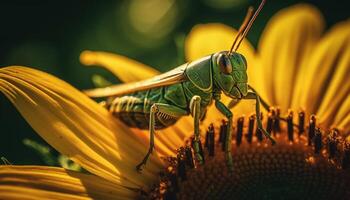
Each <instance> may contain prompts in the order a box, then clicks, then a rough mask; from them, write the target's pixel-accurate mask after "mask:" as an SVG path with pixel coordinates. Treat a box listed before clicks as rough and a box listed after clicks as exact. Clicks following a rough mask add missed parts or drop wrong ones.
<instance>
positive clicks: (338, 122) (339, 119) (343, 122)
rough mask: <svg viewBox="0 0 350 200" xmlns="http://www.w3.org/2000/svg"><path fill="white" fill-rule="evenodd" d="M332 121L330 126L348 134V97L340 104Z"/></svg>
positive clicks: (349, 111) (349, 114)
mask: <svg viewBox="0 0 350 200" xmlns="http://www.w3.org/2000/svg"><path fill="white" fill-rule="evenodd" d="M331 119H333V122H332V126H333V127H337V128H339V129H341V130H342V131H343V132H346V133H347V134H350V133H349V132H350V95H348V96H347V97H346V99H345V101H344V102H342V104H341V106H340V107H339V109H338V111H337V112H336V114H335V116H334V117H333V116H332V117H331Z"/></svg>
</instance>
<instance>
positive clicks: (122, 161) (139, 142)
mask: <svg viewBox="0 0 350 200" xmlns="http://www.w3.org/2000/svg"><path fill="white" fill-rule="evenodd" d="M323 30H324V22H323V19H322V16H321V14H320V13H319V11H318V10H317V9H316V8H314V7H312V6H310V5H305V4H301V5H296V6H293V7H290V8H287V9H284V10H282V11H280V12H278V13H277V14H276V15H275V16H273V17H272V19H271V20H270V21H269V23H268V24H267V26H266V28H265V30H264V32H263V34H262V36H261V39H260V42H259V45H258V48H257V50H254V48H253V47H252V45H251V44H250V43H249V42H248V41H247V40H244V41H243V43H242V45H241V47H240V48H239V50H238V52H240V53H242V54H243V55H245V57H246V58H247V61H248V65H249V67H248V77H249V82H250V84H251V85H252V86H253V87H254V88H255V89H256V90H257V91H258V93H259V94H260V95H261V96H262V97H263V98H264V99H265V100H266V101H267V102H268V103H269V104H270V105H272V106H274V107H275V109H271V111H270V112H269V113H268V114H267V115H266V114H265V115H264V116H267V117H264V119H265V122H266V124H267V128H269V126H270V128H271V127H272V129H273V130H271V131H274V135H275V137H276V139H277V142H278V143H277V145H276V146H274V147H271V146H270V145H269V144H267V143H266V141H262V140H261V138H260V137H259V134H258V131H256V132H255V134H256V136H257V137H255V136H254V138H253V127H254V116H253V115H252V116H250V117H248V125H244V120H245V119H246V118H245V117H236V118H237V119H236V121H235V123H237V125H236V126H235V141H233V143H234V144H236V145H234V147H233V152H234V154H233V157H234V173H233V174H230V173H229V172H228V170H227V168H226V166H225V159H224V154H223V152H222V151H220V150H217V149H218V148H220V145H221V144H220V141H222V137H224V135H222V134H219V136H218V135H217V133H223V132H224V131H222V130H223V129H225V123H223V124H222V125H221V126H220V127H219V125H218V124H217V123H219V121H221V119H222V116H221V115H220V114H219V113H218V112H217V111H216V110H215V109H213V108H210V109H209V111H208V117H207V118H206V119H205V121H204V122H203V124H202V130H203V129H205V127H207V126H209V129H208V131H207V134H206V135H205V137H203V138H205V140H204V139H203V143H205V144H204V146H205V147H206V149H207V150H206V149H204V148H203V149H202V152H201V153H202V154H203V156H204V157H205V158H206V159H205V164H204V165H203V166H200V165H197V164H196V163H195V161H194V160H193V159H192V151H191V148H190V144H189V143H190V139H189V138H190V137H191V136H192V131H193V127H192V123H191V122H192V120H191V118H189V117H184V118H182V119H181V120H180V121H178V122H177V123H176V124H175V125H173V126H171V127H169V128H167V129H164V130H160V131H157V134H156V151H155V153H153V154H152V156H151V157H150V160H149V161H148V162H147V165H146V167H145V168H144V170H143V171H142V174H140V173H138V172H137V171H136V170H135V166H136V165H137V164H138V163H139V162H140V161H141V160H142V158H143V156H144V153H145V152H147V149H148V141H149V138H148V137H149V136H148V131H141V130H138V129H130V128H129V127H127V126H126V125H125V124H123V123H121V122H120V121H119V120H118V119H116V118H115V117H113V115H112V114H111V113H109V112H108V111H107V110H106V109H105V108H103V107H102V106H101V105H99V104H98V103H96V102H95V101H93V100H91V99H89V98H88V97H87V96H86V95H84V94H83V93H82V92H80V91H78V90H77V89H75V88H74V87H72V86H71V85H69V84H67V83H65V82H64V81H62V80H59V79H58V78H56V77H54V76H51V75H49V74H47V73H44V72H41V71H38V70H34V69H31V68H27V67H21V66H10V67H5V68H2V69H0V91H1V92H2V93H3V94H4V95H5V96H6V97H7V98H8V99H9V100H10V101H11V102H12V103H13V104H14V105H15V107H16V108H17V109H18V110H19V112H20V113H21V114H22V116H23V117H24V118H25V119H26V120H27V121H28V123H29V124H30V125H31V126H32V128H33V129H34V130H35V131H36V132H37V133H38V134H39V135H40V136H41V137H43V138H44V139H45V140H46V141H47V142H48V143H49V144H50V145H52V146H53V147H54V148H55V149H57V150H58V151H59V152H60V153H62V154H64V155H67V156H68V157H70V158H71V159H72V160H73V161H74V162H76V163H78V164H80V165H81V166H82V167H83V168H84V169H86V170H87V171H88V172H90V173H89V174H86V173H80V172H74V171H70V170H66V169H63V168H57V167H46V166H13V165H6V166H1V167H0V198H1V199H48V198H49V199H136V198H139V197H142V196H146V197H149V198H169V199H170V198H173V197H178V198H181V199H185V198H188V199H191V198H192V199H195V198H197V199H198V198H204V199H230V198H232V197H235V198H238V199H272V198H279V199H280V198H282V199H284V198H285V199H295V198H304V199H305V198H311V199H329V198H337V197H338V198H341V199H344V198H346V195H348V196H349V195H350V194H349V190H348V188H347V186H346V185H347V184H349V180H350V179H349V171H348V170H347V169H346V168H347V167H348V166H349V162H350V161H349V159H350V139H349V137H348V138H347V139H344V138H346V136H347V135H348V133H349V131H350V118H349V109H350V106H349V103H350V98H349V92H350V82H349V81H347V77H348V76H349V73H350V71H349V70H350V66H349V63H350V52H349V51H350V48H349V46H348V44H349V42H350V22H349V21H345V22H341V23H339V24H337V25H335V26H334V27H332V28H331V29H330V30H329V31H328V32H327V33H326V34H324V35H323V33H322V32H323ZM235 34H236V31H235V30H234V29H232V28H230V27H228V26H225V25H222V24H203V25H197V26H195V27H194V28H193V29H192V31H191V32H190V34H189V35H188V37H187V39H186V42H185V50H186V58H187V60H188V61H193V60H195V59H197V58H200V57H203V56H204V55H208V54H211V53H214V52H218V51H222V50H228V49H229V48H230V45H231V42H232V38H233V36H234V35H235ZM81 61H82V63H83V64H86V65H100V66H102V67H105V68H106V69H108V70H110V71H111V72H112V73H113V74H115V75H116V76H117V77H118V78H120V79H121V80H122V81H124V82H130V81H138V80H142V79H145V78H148V77H152V76H154V75H156V74H158V73H159V72H157V71H155V70H154V69H152V68H150V67H148V66H145V65H143V64H141V63H139V62H136V61H133V60H130V59H128V58H126V57H123V56H120V55H114V54H110V53H105V52H91V51H85V52H83V53H82V55H81ZM225 101H226V103H228V101H229V99H227V98H226V99H225ZM253 106H254V105H252V102H250V101H248V102H245V103H244V102H243V103H240V104H239V105H237V106H236V107H235V108H233V112H234V113H235V116H242V114H245V115H247V114H249V113H251V112H252V110H253V109H252V108H253ZM288 109H291V110H292V111H294V112H299V111H301V112H300V113H299V115H298V119H299V124H298V125H299V133H294V129H293V118H294V117H293V114H292V111H289V112H288V116H287V117H286V121H287V125H285V124H281V122H280V121H279V120H278V119H279V118H278V117H274V116H276V115H277V114H278V113H280V114H281V115H282V114H284V113H286V112H287V110H288ZM312 114H316V116H317V117H315V115H312ZM309 116H311V117H309ZM309 118H310V119H311V120H310V122H308V120H307V119H309ZM301 121H303V123H304V122H305V125H307V126H306V127H307V128H308V130H309V135H310V132H313V133H314V136H313V138H311V139H312V140H310V138H308V137H306V133H303V129H304V127H305V126H300V122H301ZM316 122H317V124H316ZM210 123H214V125H209V124H210ZM271 123H273V126H272V124H271ZM316 127H319V128H320V129H317V128H316ZM226 128H227V127H226ZM245 131H247V132H248V134H247V135H246V136H247V141H245V140H244V141H242V133H243V132H245ZM328 131H330V134H328V135H326V134H325V133H328ZM202 132H203V131H202ZM304 132H305V131H304ZM215 134H216V135H215ZM203 136H204V134H203ZM217 139H218V142H217V141H216V140H217ZM325 141H326V142H327V143H326V144H327V147H328V148H325V147H324V145H325ZM308 142H309V143H308ZM310 143H312V144H311V145H310ZM322 145H323V147H322ZM214 149H215V150H214ZM214 154H215V156H214ZM338 161H340V162H338ZM339 163H340V164H339ZM286 194H288V196H281V195H286Z"/></svg>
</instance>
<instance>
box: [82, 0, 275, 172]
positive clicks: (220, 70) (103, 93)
mask: <svg viewBox="0 0 350 200" xmlns="http://www.w3.org/2000/svg"><path fill="white" fill-rule="evenodd" d="M264 3H265V0H263V1H262V2H261V3H260V5H259V8H258V9H257V11H256V12H255V13H254V15H252V13H253V9H252V8H249V10H248V13H247V15H246V17H245V20H244V22H243V23H242V25H241V27H240V29H239V31H238V34H237V36H236V37H235V40H234V42H233V45H232V47H231V49H230V51H222V52H218V53H214V54H212V55H209V56H206V57H203V58H201V59H198V60H195V61H193V62H189V63H185V64H183V65H181V66H179V67H177V68H175V69H173V70H171V71H169V72H167V73H164V74H161V75H158V76H155V77H153V78H150V79H147V80H144V81H139V82H134V83H126V84H119V85H113V86H110V87H106V88H98V89H91V90H86V91H85V93H86V94H87V95H88V96H90V97H109V98H108V99H107V101H106V102H105V106H106V108H107V109H108V110H109V111H110V112H112V113H113V114H114V115H115V116H116V117H118V118H119V119H120V120H121V121H123V122H124V123H126V124H127V125H129V126H132V127H137V128H140V129H149V133H150V146H149V150H148V152H147V154H146V156H145V157H144V159H143V160H142V162H141V163H140V164H138V165H137V166H136V169H137V170H141V167H142V166H143V165H144V164H146V162H147V160H148V157H149V156H150V154H151V153H152V151H153V148H154V134H155V130H156V129H161V128H165V127H168V126H171V125H172V124H174V123H175V122H176V121H177V120H178V119H179V118H180V117H182V116H185V115H189V114H191V115H192V117H193V119H194V141H193V149H194V154H195V157H196V159H197V161H198V162H199V163H200V164H201V163H203V158H202V156H201V154H200V152H199V151H200V150H199V140H200V131H199V122H200V120H202V119H203V118H204V116H205V113H206V110H207V107H208V106H209V105H210V104H212V102H213V101H215V106H216V108H217V109H218V110H219V111H220V112H221V113H222V114H224V115H225V116H226V118H227V120H228V127H232V112H231V111H230V109H229V108H228V107H227V106H226V105H224V103H222V102H221V101H220V95H221V93H222V92H223V93H224V94H225V95H227V96H229V97H231V98H232V99H233V100H234V101H233V102H234V103H230V105H231V106H234V105H235V104H236V103H237V102H239V100H241V99H255V100H256V117H257V124H258V128H259V129H261V131H262V132H263V133H264V134H265V136H266V137H268V138H269V139H270V140H271V141H272V142H273V143H274V140H273V138H272V137H271V136H270V134H269V133H268V132H267V131H266V130H264V129H263V127H262V122H261V119H260V98H259V96H258V95H257V93H256V92H255V90H254V89H253V88H252V87H250V86H249V85H248V83H247V81H248V77H247V62H246V59H245V57H244V56H243V55H241V54H239V53H237V52H236V51H237V49H238V47H239V45H240V43H241V42H242V40H243V39H244V37H245V36H246V34H247V33H248V30H249V29H250V27H251V25H252V24H253V22H254V20H255V18H256V16H257V15H258V13H259V12H260V10H261V9H262V7H263V5H264ZM262 102H263V105H264V107H265V108H266V109H268V105H267V104H266V103H264V101H262ZM231 129H232V128H228V129H227V137H226V147H225V152H226V159H227V164H228V166H229V168H232V166H233V164H232V157H231V137H232V135H231V132H232V130H231Z"/></svg>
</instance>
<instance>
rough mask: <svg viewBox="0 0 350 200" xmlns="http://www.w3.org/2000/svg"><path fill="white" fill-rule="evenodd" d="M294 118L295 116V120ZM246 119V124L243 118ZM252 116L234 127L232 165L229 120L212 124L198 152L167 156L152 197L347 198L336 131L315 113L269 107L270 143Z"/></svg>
mask: <svg viewBox="0 0 350 200" xmlns="http://www.w3.org/2000/svg"><path fill="white" fill-rule="evenodd" d="M293 118H298V119H297V120H296V121H297V123H296V124H295V123H294V121H293ZM245 121H246V122H245ZM255 124H256V123H255V116H254V115H252V116H250V117H249V118H244V117H240V118H238V119H237V122H236V124H235V126H234V127H233V129H232V130H233V140H232V141H231V142H232V158H233V169H232V170H230V169H229V168H228V167H227V164H226V163H227V162H226V158H225V155H226V154H225V142H226V135H225V134H226V130H227V128H228V127H227V123H226V122H225V121H223V122H222V124H221V125H220V126H214V125H210V126H209V127H208V130H207V132H206V136H205V138H204V139H203V140H202V141H201V143H202V144H203V145H201V146H202V148H201V152H200V153H201V154H202V156H203V157H204V160H205V161H204V164H203V165H199V164H197V163H196V161H195V159H194V157H193V149H192V148H191V145H189V144H188V142H187V144H185V145H184V146H183V147H181V148H180V149H179V150H178V154H177V157H176V158H168V162H169V166H168V168H167V169H166V170H165V171H166V172H165V173H164V174H162V175H161V179H160V180H161V181H160V183H159V184H158V185H157V186H156V187H155V188H154V189H153V191H151V192H150V193H149V194H148V198H150V199H344V198H345V199H346V196H348V197H349V196H350V190H349V189H348V185H349V184H350V173H349V172H350V171H349V163H350V142H349V141H348V140H346V139H344V138H343V137H342V136H341V134H340V132H339V130H337V129H331V130H322V129H320V128H318V127H317V124H316V118H315V116H311V117H310V120H309V122H308V123H305V114H304V112H300V113H298V116H297V117H294V116H293V112H291V111H290V112H289V113H288V115H287V117H286V118H282V117H280V114H279V110H274V109H271V111H270V112H269V113H268V115H267V119H266V120H265V128H266V130H267V131H268V132H269V133H271V134H272V135H273V136H274V138H275V139H276V141H277V144H276V145H273V146H272V145H271V144H270V143H269V142H268V141H267V140H264V136H263V134H262V132H261V131H260V130H259V129H256V127H255Z"/></svg>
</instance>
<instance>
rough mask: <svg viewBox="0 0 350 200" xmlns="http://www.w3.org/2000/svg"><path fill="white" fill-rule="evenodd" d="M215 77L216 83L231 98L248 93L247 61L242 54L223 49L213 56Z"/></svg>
mask: <svg viewBox="0 0 350 200" xmlns="http://www.w3.org/2000/svg"><path fill="white" fill-rule="evenodd" d="M213 72H214V73H213V78H214V81H215V83H216V85H217V86H218V87H219V88H220V89H221V90H222V91H223V92H224V93H225V94H226V95H228V96H230V97H231V98H242V96H246V95H247V93H248V83H247V82H248V76H247V61H246V59H245V58H244V56H243V55H242V54H239V53H236V52H232V53H228V52H227V51H222V52H219V53H216V54H214V56H213Z"/></svg>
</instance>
